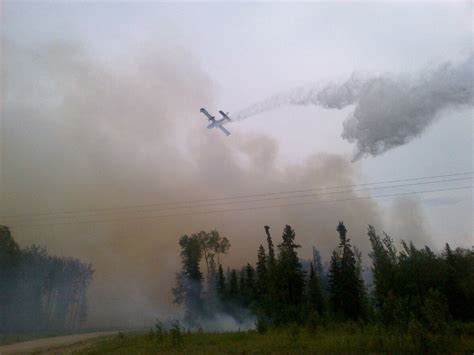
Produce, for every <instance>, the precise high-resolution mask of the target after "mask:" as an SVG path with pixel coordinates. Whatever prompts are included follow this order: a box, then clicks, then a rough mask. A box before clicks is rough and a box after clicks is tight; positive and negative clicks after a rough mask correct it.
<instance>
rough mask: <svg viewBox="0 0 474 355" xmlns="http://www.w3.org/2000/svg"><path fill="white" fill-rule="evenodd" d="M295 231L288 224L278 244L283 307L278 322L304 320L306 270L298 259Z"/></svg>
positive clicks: (280, 299)
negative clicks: (304, 270)
mask: <svg viewBox="0 0 474 355" xmlns="http://www.w3.org/2000/svg"><path fill="white" fill-rule="evenodd" d="M295 237H296V234H295V231H294V230H293V228H291V226H289V225H286V226H285V228H284V229H283V235H282V239H283V241H282V243H280V244H278V260H277V274H278V278H277V289H278V290H279V292H278V303H279V304H280V306H281V307H282V311H281V318H280V319H279V320H278V321H277V322H282V323H287V322H299V321H301V320H302V316H303V314H302V312H303V300H304V288H305V281H304V272H303V269H302V266H301V263H300V261H299V259H298V254H297V249H298V248H300V246H299V245H297V244H296V243H295Z"/></svg>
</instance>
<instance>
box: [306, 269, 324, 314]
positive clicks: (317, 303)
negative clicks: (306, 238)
mask: <svg viewBox="0 0 474 355" xmlns="http://www.w3.org/2000/svg"><path fill="white" fill-rule="evenodd" d="M308 302H309V306H310V309H312V310H314V311H316V312H318V314H319V315H322V314H323V309H324V301H323V294H322V292H321V284H320V282H319V277H318V276H317V275H316V273H315V271H314V266H313V263H311V265H310V268H309V280H308Z"/></svg>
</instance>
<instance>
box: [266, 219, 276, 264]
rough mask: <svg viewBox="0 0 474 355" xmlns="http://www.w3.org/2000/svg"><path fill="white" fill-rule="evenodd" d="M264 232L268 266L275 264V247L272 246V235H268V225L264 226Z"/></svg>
mask: <svg viewBox="0 0 474 355" xmlns="http://www.w3.org/2000/svg"><path fill="white" fill-rule="evenodd" d="M265 233H266V234H267V244H268V265H269V266H270V267H272V266H274V265H275V248H274V247H273V241H272V236H271V235H270V227H269V226H265Z"/></svg>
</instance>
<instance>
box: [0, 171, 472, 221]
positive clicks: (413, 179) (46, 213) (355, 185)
mask: <svg viewBox="0 0 474 355" xmlns="http://www.w3.org/2000/svg"><path fill="white" fill-rule="evenodd" d="M472 174H474V172H464V173H455V174H445V175H432V176H425V177H416V178H408V179H397V180H385V181H378V182H368V183H363V184H352V185H340V186H332V187H331V186H328V187H317V188H310V189H301V190H287V191H279V192H267V193H260V194H248V195H234V196H228V197H218V198H209V199H198V200H187V201H185V200H183V201H175V202H163V203H154V204H145V205H133V206H122V207H107V208H98V209H90V210H66V211H56V212H42V213H29V214H17V215H2V216H0V218H27V217H33V218H35V217H42V216H55V215H61V214H74V213H76V214H87V213H89V214H92V213H94V212H101V211H104V213H105V212H107V211H116V212H113V213H109V214H114V213H123V212H125V211H126V210H130V209H140V208H151V207H160V206H169V205H178V204H191V203H199V202H212V201H225V200H234V199H243V198H252V197H263V196H273V195H283V194H294V193H304V192H311V191H320V190H328V189H343V188H352V187H362V186H370V185H380V184H388V183H396V182H408V181H417V180H426V179H437V178H444V177H454V176H465V175H472ZM467 179H469V178H467ZM428 183H431V182H428ZM433 183H435V182H433ZM380 188H384V187H380ZM386 188H389V187H386ZM372 189H376V188H375V187H374V188H372ZM349 191H351V190H349ZM342 192H346V191H333V192H327V193H326V194H333V193H342ZM288 198H290V197H288ZM248 202H250V201H248ZM240 203H243V202H240ZM221 204H231V203H221ZM216 205H217V204H216ZM205 206H206V207H207V206H210V205H197V206H176V207H169V208H166V209H163V210H170V209H179V208H191V207H205ZM119 210H124V211H119ZM105 214H107V213H105ZM52 218H65V217H52Z"/></svg>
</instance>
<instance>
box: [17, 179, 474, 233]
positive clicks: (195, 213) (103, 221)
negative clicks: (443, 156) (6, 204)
mask: <svg viewBox="0 0 474 355" xmlns="http://www.w3.org/2000/svg"><path fill="white" fill-rule="evenodd" d="M473 187H474V185H468V186H460V187H452V188H445V189H431V190H421V191H409V192H401V193H392V194H384V195H375V196H359V197H352V198H342V199H332V200H316V201H307V202H296V203H287V204H280V205H269V206H249V207H239V208H230V209H220V210H211V211H197V212H189V213H178V214H167V215H157V216H137V217H133V218H120V219H109V220H82V221H68V222H53V223H51V222H49V223H48V222H46V223H36V224H35V223H33V225H36V226H54V225H69V224H96V223H121V222H125V221H138V220H147V219H148V220H155V222H156V219H158V218H166V217H180V216H195V215H204V214H215V213H228V212H237V211H247V210H261V209H269V208H280V207H292V206H304V205H318V204H325V203H334V202H349V201H356V200H367V199H377V198H387V197H399V196H407V195H416V194H424V193H434V192H446V191H457V190H465V189H472V188H473ZM19 224H20V225H21V224H22V223H19ZM23 224H24V223H23ZM27 224H28V223H27ZM30 226H31V223H30ZM13 227H14V228H15V227H18V224H17V225H15V224H14V225H13Z"/></svg>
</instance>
